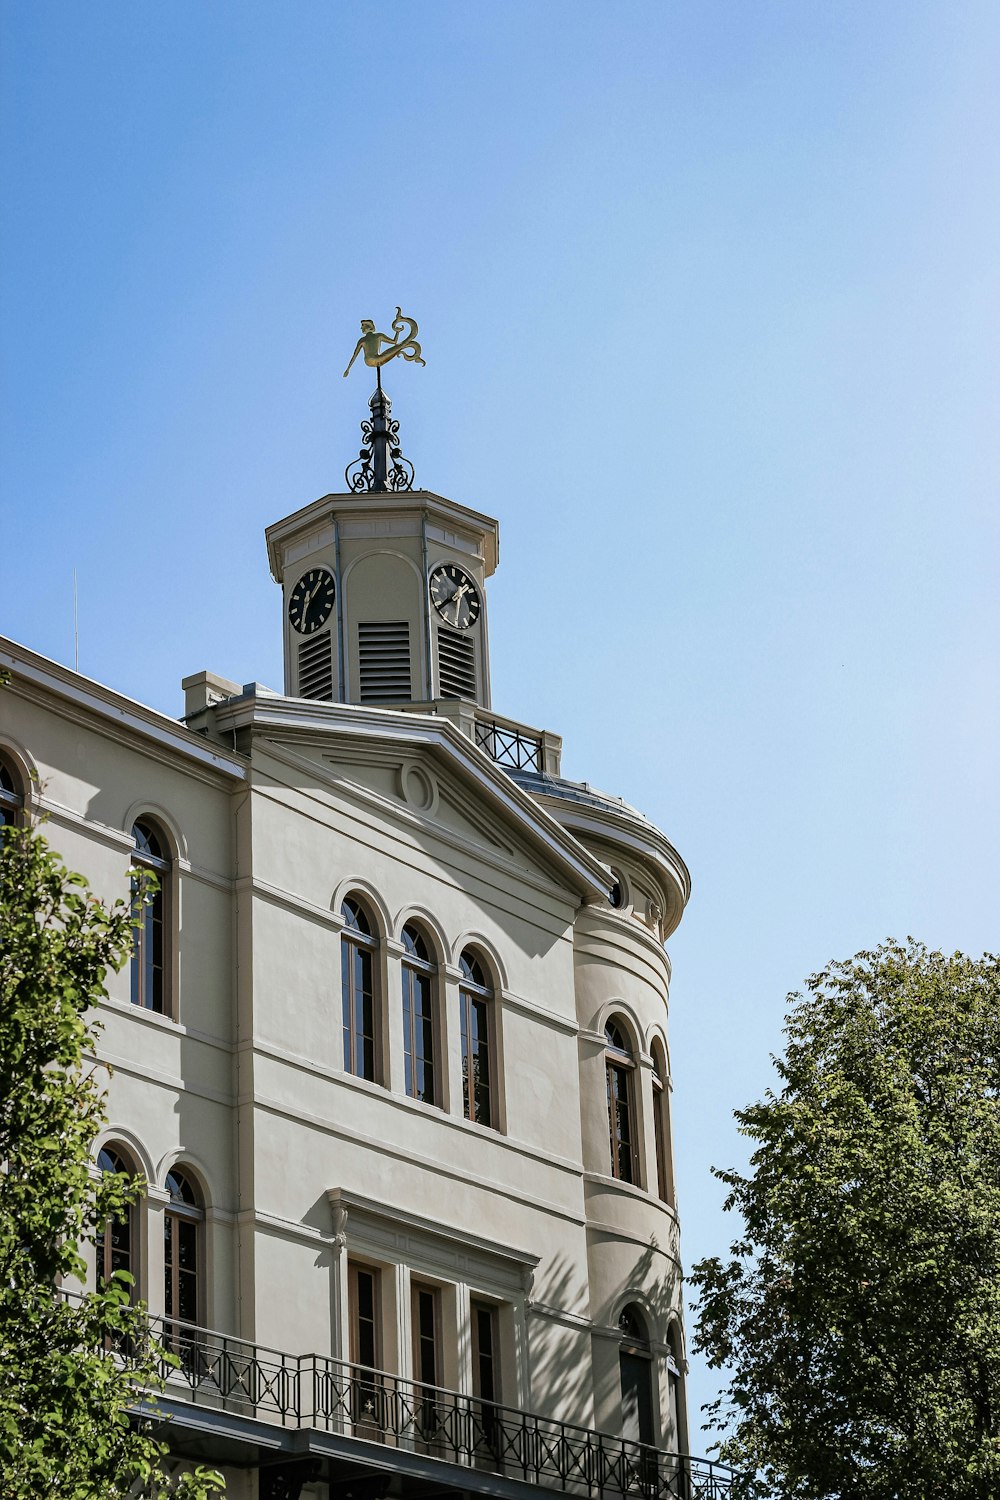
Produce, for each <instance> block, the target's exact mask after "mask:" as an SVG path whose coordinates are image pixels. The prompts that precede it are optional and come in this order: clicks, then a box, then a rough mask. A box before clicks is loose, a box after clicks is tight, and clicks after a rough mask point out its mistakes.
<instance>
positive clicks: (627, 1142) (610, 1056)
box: [604, 1019, 639, 1183]
mask: <svg viewBox="0 0 1000 1500" xmlns="http://www.w3.org/2000/svg"><path fill="white" fill-rule="evenodd" d="M604 1042H605V1051H604V1070H605V1074H606V1076H607V1089H608V1125H609V1129H610V1136H611V1175H612V1177H618V1178H620V1179H621V1181H622V1182H636V1183H637V1182H638V1180H639V1173H638V1170H637V1167H638V1160H637V1153H636V1149H635V1148H636V1142H635V1090H634V1084H633V1078H634V1075H635V1059H634V1058H633V1056H632V1048H631V1046H630V1045H629V1041H628V1032H627V1031H626V1030H625V1027H624V1026H623V1025H622V1024H621V1022H620V1021H617V1020H614V1019H612V1020H610V1021H609V1022H608V1024H607V1025H606V1026H605V1028H604Z"/></svg>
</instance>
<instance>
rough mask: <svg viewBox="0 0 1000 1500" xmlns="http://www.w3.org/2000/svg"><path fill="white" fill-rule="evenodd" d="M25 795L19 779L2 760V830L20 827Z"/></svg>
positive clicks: (0, 823)
mask: <svg viewBox="0 0 1000 1500" xmlns="http://www.w3.org/2000/svg"><path fill="white" fill-rule="evenodd" d="M23 812H24V794H23V792H22V791H21V787H20V784H19V781H18V778H17V777H16V776H15V775H14V772H13V770H12V769H11V767H10V766H9V765H8V764H7V762H6V761H5V760H0V828H16V827H19V826H20V823H21V818H22V814H23Z"/></svg>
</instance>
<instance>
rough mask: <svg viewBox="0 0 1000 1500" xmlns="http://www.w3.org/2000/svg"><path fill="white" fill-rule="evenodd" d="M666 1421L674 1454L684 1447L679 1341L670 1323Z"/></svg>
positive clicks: (676, 1332)
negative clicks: (668, 1425)
mask: <svg viewBox="0 0 1000 1500" xmlns="http://www.w3.org/2000/svg"><path fill="white" fill-rule="evenodd" d="M667 1349H668V1351H669V1352H668V1354H667V1421H668V1422H669V1424H670V1431H669V1432H668V1433H667V1434H666V1437H667V1442H668V1443H669V1445H670V1447H671V1448H673V1449H674V1450H675V1451H676V1452H678V1453H679V1452H680V1451H681V1450H682V1448H683V1447H684V1442H683V1434H682V1432H681V1418H682V1412H681V1369H682V1364H681V1360H682V1355H681V1341H680V1337H679V1335H678V1331H677V1325H676V1323H671V1325H670V1328H669V1329H668V1331H667Z"/></svg>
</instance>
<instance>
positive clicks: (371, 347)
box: [344, 307, 427, 390]
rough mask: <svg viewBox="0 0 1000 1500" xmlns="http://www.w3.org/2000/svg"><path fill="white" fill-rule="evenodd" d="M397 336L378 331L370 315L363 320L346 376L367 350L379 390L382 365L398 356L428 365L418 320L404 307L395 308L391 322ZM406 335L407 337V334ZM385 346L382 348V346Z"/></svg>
mask: <svg viewBox="0 0 1000 1500" xmlns="http://www.w3.org/2000/svg"><path fill="white" fill-rule="evenodd" d="M392 332H393V335H394V337H392V338H390V336H389V335H388V334H387V333H379V332H378V331H377V330H376V328H375V324H374V323H373V322H372V320H371V318H362V319H361V337H360V338H359V339H358V342H357V343H356V344H355V346H354V353H353V354H352V355H351V358H350V360H349V361H348V365H347V369H346V370H345V371H344V375H345V377H346V376H347V375H349V374H350V373H351V365H353V363H354V361H355V360H356V359H357V357H358V355H359V354H360V353H361V352H362V350H364V356H365V364H366V365H372V366H373V367H374V368H375V369H376V370H377V371H378V376H377V378H378V384H379V389H380V390H381V388H382V366H383V365H387V364H388V363H389V361H390V359H395V357H396V355H397V354H401V355H402V356H403V358H404V359H409V360H413V361H414V362H415V363H416V364H418V365H425V364H426V363H427V361H426V360H425V359H423V358H422V357H421V354H420V345H419V344H418V343H417V332H418V329H417V321H416V319H415V318H408V317H406V315H405V314H404V312H403V310H402V308H401V307H397V308H396V316H395V318H394V319H393V323H392ZM404 335H405V337H404ZM383 345H385V347H384V348H383V347H382V346H383Z"/></svg>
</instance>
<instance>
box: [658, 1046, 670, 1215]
mask: <svg viewBox="0 0 1000 1500" xmlns="http://www.w3.org/2000/svg"><path fill="white" fill-rule="evenodd" d="M669 1121H670V1114H669V1102H668V1099H667V1070H666V1064H665V1062H664V1057H663V1048H662V1047H661V1046H660V1044H659V1042H654V1043H653V1138H654V1142H655V1145H656V1191H657V1192H658V1193H659V1195H660V1197H661V1198H662V1199H663V1202H664V1203H669V1204H671V1205H672V1204H673V1201H674V1187H673V1180H672V1176H673V1174H672V1172H671V1167H670V1124H669Z"/></svg>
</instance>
